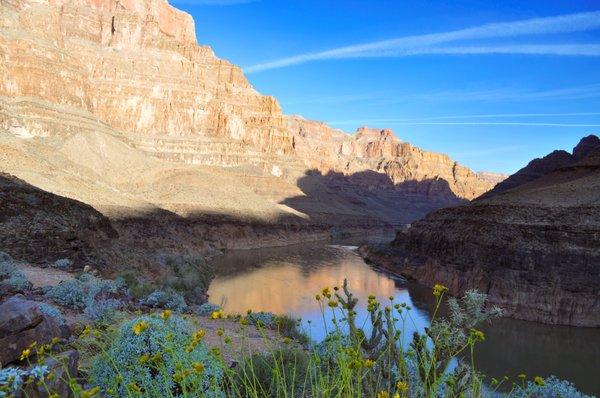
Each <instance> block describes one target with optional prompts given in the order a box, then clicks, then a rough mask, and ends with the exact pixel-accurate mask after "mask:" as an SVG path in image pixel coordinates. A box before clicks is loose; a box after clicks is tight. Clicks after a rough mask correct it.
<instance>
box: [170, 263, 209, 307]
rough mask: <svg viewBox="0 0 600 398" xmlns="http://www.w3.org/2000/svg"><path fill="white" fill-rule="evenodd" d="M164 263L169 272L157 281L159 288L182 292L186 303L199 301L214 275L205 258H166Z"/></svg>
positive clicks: (197, 302)
mask: <svg viewBox="0 0 600 398" xmlns="http://www.w3.org/2000/svg"><path fill="white" fill-rule="evenodd" d="M166 264H167V266H168V267H169V270H170V273H169V274H167V275H166V276H165V277H163V278H162V280H160V281H159V286H160V287H161V289H162V290H174V291H177V292H179V293H181V294H183V295H184V298H185V299H186V301H187V302H188V303H192V304H199V303H201V302H202V301H203V300H204V295H205V293H206V291H207V290H208V286H209V285H210V282H211V280H212V279H213V277H214V271H213V269H212V267H211V266H210V265H209V264H208V263H207V262H206V260H204V258H202V257H182V258H168V259H167V260H166Z"/></svg>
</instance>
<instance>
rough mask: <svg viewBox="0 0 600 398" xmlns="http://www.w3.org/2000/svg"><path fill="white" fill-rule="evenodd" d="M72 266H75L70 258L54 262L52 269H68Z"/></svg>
mask: <svg viewBox="0 0 600 398" xmlns="http://www.w3.org/2000/svg"><path fill="white" fill-rule="evenodd" d="M71 265H73V262H72V261H71V260H69V259H68V258H61V259H58V260H56V261H55V262H53V263H52V265H51V267H52V268H57V269H67V268H69V267H70V266H71Z"/></svg>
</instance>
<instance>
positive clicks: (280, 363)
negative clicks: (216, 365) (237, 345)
mask: <svg viewBox="0 0 600 398" xmlns="http://www.w3.org/2000/svg"><path fill="white" fill-rule="evenodd" d="M309 366H310V357H309V354H307V353H306V352H304V351H302V350H299V349H296V348H278V349H275V350H274V351H273V352H271V353H268V354H255V355H251V356H249V357H247V358H245V359H244V360H243V361H242V363H241V364H239V366H237V367H236V368H235V370H234V373H233V374H232V375H231V376H230V378H231V383H230V385H231V387H230V391H229V394H228V395H230V396H239V397H294V396H296V395H297V393H299V392H301V391H303V390H304V387H305V386H304V383H305V381H306V380H307V377H308V373H309Z"/></svg>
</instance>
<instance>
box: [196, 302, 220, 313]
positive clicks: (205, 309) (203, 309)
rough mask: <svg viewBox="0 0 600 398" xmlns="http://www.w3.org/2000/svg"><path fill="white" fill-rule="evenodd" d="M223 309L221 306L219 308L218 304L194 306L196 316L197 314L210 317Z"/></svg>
mask: <svg viewBox="0 0 600 398" xmlns="http://www.w3.org/2000/svg"><path fill="white" fill-rule="evenodd" d="M221 309H222V308H221V306H219V305H217V304H213V303H204V304H200V305H196V306H194V308H193V311H194V314H196V315H200V316H209V315H210V314H212V313H213V312H216V311H220V310H221Z"/></svg>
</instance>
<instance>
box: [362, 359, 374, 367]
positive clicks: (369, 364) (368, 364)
mask: <svg viewBox="0 0 600 398" xmlns="http://www.w3.org/2000/svg"><path fill="white" fill-rule="evenodd" d="M364 364H365V368H372V367H373V365H374V364H375V362H373V360H372V359H365V361H364Z"/></svg>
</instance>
